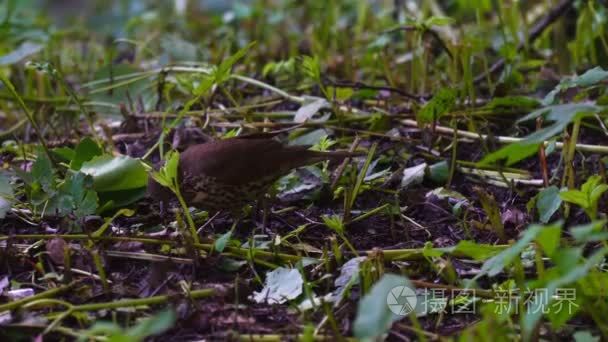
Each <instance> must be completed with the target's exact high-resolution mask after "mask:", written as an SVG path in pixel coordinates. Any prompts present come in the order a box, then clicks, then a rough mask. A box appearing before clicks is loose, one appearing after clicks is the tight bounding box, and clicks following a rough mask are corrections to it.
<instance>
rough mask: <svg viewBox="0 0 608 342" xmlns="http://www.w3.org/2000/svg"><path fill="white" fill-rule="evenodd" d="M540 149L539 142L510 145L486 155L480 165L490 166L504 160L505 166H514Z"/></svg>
mask: <svg viewBox="0 0 608 342" xmlns="http://www.w3.org/2000/svg"><path fill="white" fill-rule="evenodd" d="M539 147H540V143H538V142H532V143H513V144H509V145H507V146H505V147H502V148H500V149H499V150H498V151H495V152H492V153H490V154H488V155H486V156H485V157H484V158H483V159H482V160H481V161H480V162H479V164H480V165H488V164H493V163H496V162H497V161H500V160H504V162H505V165H513V164H515V163H517V162H518V161H520V160H523V159H526V158H527V157H529V156H531V155H533V154H534V153H536V152H537V151H538V148H539Z"/></svg>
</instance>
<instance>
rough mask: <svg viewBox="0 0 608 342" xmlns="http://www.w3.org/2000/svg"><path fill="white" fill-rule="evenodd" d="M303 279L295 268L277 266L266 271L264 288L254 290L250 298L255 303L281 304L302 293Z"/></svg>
mask: <svg viewBox="0 0 608 342" xmlns="http://www.w3.org/2000/svg"><path fill="white" fill-rule="evenodd" d="M303 285H304V279H302V275H301V274H300V272H299V271H298V270H297V269H295V268H285V267H279V268H277V269H275V270H273V271H271V272H268V273H266V281H265V282H264V288H263V289H262V290H261V291H260V292H254V293H253V295H252V296H251V299H252V300H254V301H255V302H257V303H268V304H282V303H285V302H286V301H288V300H292V299H296V298H297V297H298V296H300V295H301V294H302V286H303Z"/></svg>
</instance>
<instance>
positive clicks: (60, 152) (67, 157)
mask: <svg viewBox="0 0 608 342" xmlns="http://www.w3.org/2000/svg"><path fill="white" fill-rule="evenodd" d="M51 152H53V153H54V154H55V155H56V156H57V157H58V158H59V159H61V160H62V161H64V162H68V163H69V162H70V161H71V160H72V159H74V156H75V155H76V152H75V151H74V149H72V148H69V147H56V148H54V149H52V150H51Z"/></svg>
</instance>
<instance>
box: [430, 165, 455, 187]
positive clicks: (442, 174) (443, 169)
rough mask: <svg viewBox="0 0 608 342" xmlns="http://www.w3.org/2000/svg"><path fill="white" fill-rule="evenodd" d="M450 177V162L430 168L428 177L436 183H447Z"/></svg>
mask: <svg viewBox="0 0 608 342" xmlns="http://www.w3.org/2000/svg"><path fill="white" fill-rule="evenodd" d="M449 175H450V167H449V165H448V162H447V161H445V160H443V161H440V162H438V163H435V164H433V165H431V166H429V167H428V177H429V179H430V180H432V181H433V182H435V183H445V182H446V181H447V180H448V177H449Z"/></svg>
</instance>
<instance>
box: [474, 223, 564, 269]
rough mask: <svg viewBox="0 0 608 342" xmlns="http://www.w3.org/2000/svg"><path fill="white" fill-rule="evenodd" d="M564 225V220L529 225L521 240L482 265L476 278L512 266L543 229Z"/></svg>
mask: <svg viewBox="0 0 608 342" xmlns="http://www.w3.org/2000/svg"><path fill="white" fill-rule="evenodd" d="M561 226H562V222H561V221H558V222H556V223H554V224H552V225H549V226H541V225H531V226H529V227H528V228H527V229H526V230H525V232H524V233H523V236H522V237H521V239H519V241H517V242H516V243H514V244H513V245H512V246H511V247H509V248H507V249H505V250H504V251H502V252H500V253H499V254H497V255H496V256H494V257H492V258H491V259H489V260H488V261H486V262H485V263H484V264H483V266H482V267H481V272H479V273H478V274H477V275H476V276H475V278H474V279H478V278H480V277H482V276H484V275H488V276H490V277H494V276H496V275H498V274H499V273H500V272H502V271H503V270H504V269H505V267H507V266H510V265H511V264H512V263H513V260H515V259H516V258H519V257H520V254H521V252H522V251H523V250H524V249H525V248H526V247H528V245H529V244H530V242H532V241H534V239H535V238H536V237H537V236H538V234H539V233H540V232H541V230H543V229H545V228H547V227H560V228H561Z"/></svg>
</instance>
